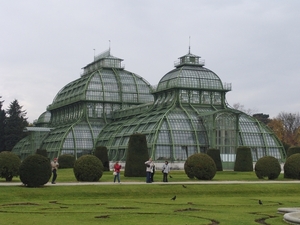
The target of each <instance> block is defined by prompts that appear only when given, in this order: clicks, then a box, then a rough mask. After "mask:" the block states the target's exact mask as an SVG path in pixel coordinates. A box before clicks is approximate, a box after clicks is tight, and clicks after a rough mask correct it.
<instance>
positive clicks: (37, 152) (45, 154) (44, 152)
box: [35, 149, 48, 158]
mask: <svg viewBox="0 0 300 225" xmlns="http://www.w3.org/2000/svg"><path fill="white" fill-rule="evenodd" d="M35 153H36V154H40V155H42V156H45V157H46V158H48V152H47V150H46V149H37V150H36V152H35Z"/></svg>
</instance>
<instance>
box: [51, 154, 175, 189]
mask: <svg viewBox="0 0 300 225" xmlns="http://www.w3.org/2000/svg"><path fill="white" fill-rule="evenodd" d="M145 165H146V183H152V182H154V174H155V164H154V162H153V160H152V158H150V159H149V160H148V161H146V162H145ZM58 167H59V163H58V158H54V159H53V161H51V168H52V174H53V175H52V181H51V183H52V184H55V181H56V178H57V170H58ZM121 168H122V166H121V165H120V164H119V161H116V162H115V164H114V172H113V175H114V183H115V182H116V181H118V183H121V181H120V171H121ZM169 172H170V166H169V163H168V161H165V164H164V165H163V167H162V174H163V182H168V174H169Z"/></svg>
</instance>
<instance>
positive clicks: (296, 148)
mask: <svg viewBox="0 0 300 225" xmlns="http://www.w3.org/2000/svg"><path fill="white" fill-rule="evenodd" d="M296 153H300V146H293V147H290V148H289V149H288V150H287V152H286V157H287V158H288V157H290V156H291V155H293V154H296Z"/></svg>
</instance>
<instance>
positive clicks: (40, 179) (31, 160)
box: [20, 154, 52, 187]
mask: <svg viewBox="0 0 300 225" xmlns="http://www.w3.org/2000/svg"><path fill="white" fill-rule="evenodd" d="M51 173H52V169H51V165H50V162H49V159H47V158H46V157H44V156H42V155H40V154H34V155H30V156H27V157H26V158H25V159H24V160H23V162H22V163H21V166H20V180H21V181H22V183H23V184H24V185H26V186H27V187H39V186H42V185H44V184H46V183H47V182H48V181H49V179H50V178H51Z"/></svg>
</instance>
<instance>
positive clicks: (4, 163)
mask: <svg viewBox="0 0 300 225" xmlns="http://www.w3.org/2000/svg"><path fill="white" fill-rule="evenodd" d="M20 165H21V160H20V158H19V156H17V155H16V154H14V153H12V152H7V151H4V152H1V153H0V177H2V178H5V180H6V181H12V179H13V177H17V176H19V168H20Z"/></svg>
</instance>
